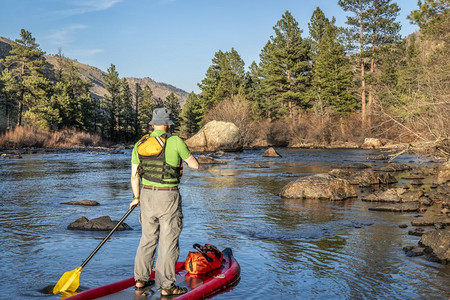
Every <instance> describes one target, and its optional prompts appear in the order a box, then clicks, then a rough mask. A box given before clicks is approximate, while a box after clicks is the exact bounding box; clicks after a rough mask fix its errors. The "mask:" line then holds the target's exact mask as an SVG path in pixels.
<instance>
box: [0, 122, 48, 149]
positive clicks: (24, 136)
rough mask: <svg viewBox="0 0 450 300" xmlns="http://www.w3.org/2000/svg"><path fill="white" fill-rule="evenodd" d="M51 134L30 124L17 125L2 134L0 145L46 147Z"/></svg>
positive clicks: (6, 146)
mask: <svg viewBox="0 0 450 300" xmlns="http://www.w3.org/2000/svg"><path fill="white" fill-rule="evenodd" d="M49 137H50V135H49V134H48V133H47V132H42V131H40V130H38V129H36V128H34V127H30V126H17V127H16V128H14V129H13V130H9V131H7V132H5V133H4V134H2V135H0V147H2V148H17V147H38V148H39V147H44V146H45V144H46V143H47V141H48V139H49Z"/></svg>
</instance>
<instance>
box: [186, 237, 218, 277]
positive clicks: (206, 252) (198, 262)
mask: <svg viewBox="0 0 450 300" xmlns="http://www.w3.org/2000/svg"><path fill="white" fill-rule="evenodd" d="M193 247H194V249H196V250H197V252H189V254H188V256H187V258H186V261H185V262H184V268H185V269H186V270H187V271H188V272H189V274H206V273H208V272H210V271H212V270H215V269H218V268H220V267H221V266H222V258H223V254H222V252H221V251H219V249H217V248H216V247H215V246H213V245H210V244H205V245H204V246H201V245H199V244H194V245H193Z"/></svg>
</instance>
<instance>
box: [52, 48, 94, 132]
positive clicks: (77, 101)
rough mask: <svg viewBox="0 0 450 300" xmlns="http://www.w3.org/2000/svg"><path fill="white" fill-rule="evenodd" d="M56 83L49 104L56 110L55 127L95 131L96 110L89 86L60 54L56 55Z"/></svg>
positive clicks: (73, 66) (71, 63) (75, 68)
mask: <svg viewBox="0 0 450 300" xmlns="http://www.w3.org/2000/svg"><path fill="white" fill-rule="evenodd" d="M57 61H58V66H57V67H58V69H57V70H56V74H55V75H56V76H55V77H56V79H57V82H56V84H55V85H54V88H53V94H52V98H51V100H52V101H51V102H52V103H53V105H54V106H55V108H56V109H57V110H58V113H59V123H58V124H57V127H58V128H59V129H61V128H76V129H78V130H81V131H90V132H94V131H95V115H96V113H98V112H97V110H98V108H97V107H96V104H95V102H94V100H93V99H92V98H91V93H90V91H89V87H90V86H91V84H90V83H89V82H87V81H84V80H82V79H81V75H80V72H79V70H78V68H77V67H76V66H75V64H74V63H73V62H71V61H70V60H69V59H67V58H65V57H64V56H63V55H62V53H61V52H59V54H58V55H57Z"/></svg>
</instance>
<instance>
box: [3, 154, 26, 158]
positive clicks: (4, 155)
mask: <svg viewBox="0 0 450 300" xmlns="http://www.w3.org/2000/svg"><path fill="white" fill-rule="evenodd" d="M0 157H1V158H7V159H13V158H22V155H19V154H8V153H2V155H1V156H0Z"/></svg>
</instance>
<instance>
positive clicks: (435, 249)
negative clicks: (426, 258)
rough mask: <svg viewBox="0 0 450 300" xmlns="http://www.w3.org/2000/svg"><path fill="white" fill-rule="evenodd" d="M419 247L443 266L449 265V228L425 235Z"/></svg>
mask: <svg viewBox="0 0 450 300" xmlns="http://www.w3.org/2000/svg"><path fill="white" fill-rule="evenodd" d="M419 245H421V246H423V247H425V252H426V253H431V254H432V255H433V256H434V257H435V258H436V259H437V261H439V262H441V263H443V264H448V263H450V228H446V229H439V230H432V231H429V232H427V233H425V234H424V235H422V238H421V239H420V242H419Z"/></svg>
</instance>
